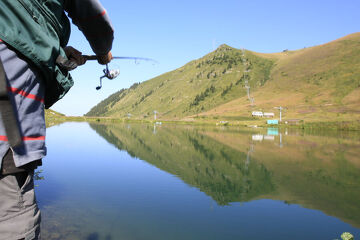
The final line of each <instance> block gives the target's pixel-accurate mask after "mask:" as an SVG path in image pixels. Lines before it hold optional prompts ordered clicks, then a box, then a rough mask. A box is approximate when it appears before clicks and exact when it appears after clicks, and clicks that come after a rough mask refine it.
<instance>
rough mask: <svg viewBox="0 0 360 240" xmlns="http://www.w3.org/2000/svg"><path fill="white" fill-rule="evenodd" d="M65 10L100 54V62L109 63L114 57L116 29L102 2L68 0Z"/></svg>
mask: <svg viewBox="0 0 360 240" xmlns="http://www.w3.org/2000/svg"><path fill="white" fill-rule="evenodd" d="M65 11H66V12H67V13H68V15H69V17H70V18H71V19H72V22H73V23H74V24H75V25H76V26H77V27H78V28H79V30H80V31H81V32H82V33H83V34H84V36H85V37H86V39H87V40H88V42H89V44H90V46H91V48H92V50H93V51H94V53H95V54H96V55H97V56H98V62H99V63H100V64H106V63H109V62H110V61H111V59H112V55H111V48H112V42H113V39H114V30H113V27H112V25H111V22H110V19H109V16H108V15H107V13H106V10H105V9H104V7H103V6H102V5H101V4H100V2H99V1H98V0H66V1H65Z"/></svg>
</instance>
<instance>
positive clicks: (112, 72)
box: [83, 55, 157, 90]
mask: <svg viewBox="0 0 360 240" xmlns="http://www.w3.org/2000/svg"><path fill="white" fill-rule="evenodd" d="M83 57H84V58H85V59H86V60H98V56H96V55H83ZM112 59H120V60H135V63H136V64H137V61H150V62H154V63H157V61H155V60H153V59H151V58H142V57H112ZM103 72H104V75H103V76H101V77H100V85H99V86H97V87H96V90H100V89H101V88H102V79H103V78H107V79H109V80H113V79H115V78H116V77H117V76H119V75H120V69H109V65H108V64H106V66H105V69H104V70H103Z"/></svg>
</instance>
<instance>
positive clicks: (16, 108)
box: [0, 0, 114, 240]
mask: <svg viewBox="0 0 360 240" xmlns="http://www.w3.org/2000/svg"><path fill="white" fill-rule="evenodd" d="M64 11H65V12H67V14H68V17H70V18H71V19H72V22H73V23H74V24H75V25H76V26H77V27H78V28H79V29H80V31H81V32H82V33H83V34H84V35H85V37H86V39H87V40H88V42H89V44H90V46H91V48H92V50H93V51H94V53H95V54H96V55H97V56H98V62H99V63H100V64H107V63H109V62H110V61H111V59H112V55H111V47H112V42H113V36H114V35H113V28H112V26H111V23H110V19H109V17H108V15H107V13H106V11H105V9H104V8H103V6H102V5H101V4H100V3H99V1H98V0H81V1H80V0H47V1H42V0H1V1H0V240H5V239H6V240H11V239H16V240H17V239H25V240H32V239H40V211H39V209H38V206H37V203H36V200H35V194H34V182H33V174H34V170H35V169H36V168H37V167H38V166H40V165H41V164H42V159H43V158H44V157H45V155H46V146H45V130H46V127H45V118H44V107H45V108H49V107H50V106H51V105H52V104H54V103H55V102H56V101H57V100H59V99H60V98H62V97H63V96H64V95H65V94H66V92H67V91H68V90H69V89H70V87H71V86H72V85H73V80H72V78H71V76H70V74H69V71H70V70H72V69H74V68H75V67H76V66H78V65H82V64H84V63H85V59H84V58H83V57H82V55H81V52H79V51H78V50H76V49H74V48H72V47H69V46H67V43H68V40H69V36H70V22H69V19H68V17H67V16H66V15H65V12H64Z"/></svg>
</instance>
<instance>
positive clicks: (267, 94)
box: [86, 33, 360, 120]
mask: <svg viewBox="0 0 360 240" xmlns="http://www.w3.org/2000/svg"><path fill="white" fill-rule="evenodd" d="M247 89H249V93H248V92H247ZM359 103H360V33H355V34H352V35H349V36H346V37H344V38H341V39H338V40H336V41H333V42H330V43H327V44H324V45H320V46H315V47H311V48H304V49H301V50H297V51H287V50H284V51H283V52H281V53H274V54H261V53H255V52H252V51H248V50H239V49H235V48H232V47H229V46H227V45H221V46H220V47H219V48H218V49H216V50H215V51H214V52H211V53H209V54H208V55H206V56H204V57H202V58H200V59H197V60H194V61H191V62H189V63H188V64H186V65H184V66H183V67H181V68H179V69H176V70H174V71H171V72H168V73H165V74H163V75H160V76H158V77H155V78H153V79H150V80H148V81H145V82H143V83H140V84H134V85H133V86H131V87H130V88H129V89H122V90H120V91H118V92H116V93H114V94H112V95H111V96H109V97H108V98H107V99H105V100H103V101H102V102H100V103H99V104H98V105H96V106H95V107H93V108H92V109H91V110H90V111H89V112H88V113H87V114H86V116H108V117H120V118H124V117H126V116H127V115H128V114H129V113H130V114H131V115H132V117H133V118H137V119H144V118H145V119H146V118H150V117H152V116H153V111H154V110H156V111H157V112H158V116H159V118H161V119H184V118H186V117H187V118H188V117H194V116H204V117H212V118H220V119H221V118H224V119H225V118H234V117H235V118H238V119H243V118H245V119H246V118H248V117H249V116H250V113H251V111H254V110H262V111H274V109H273V108H274V107H275V106H283V107H286V108H287V112H286V116H287V117H288V118H301V119H312V120H321V119H329V118H332V119H338V120H341V119H342V120H345V119H354V118H356V119H359V114H360V104H359Z"/></svg>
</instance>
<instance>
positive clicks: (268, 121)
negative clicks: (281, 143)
mask: <svg viewBox="0 0 360 240" xmlns="http://www.w3.org/2000/svg"><path fill="white" fill-rule="evenodd" d="M266 123H267V124H269V125H277V124H279V121H278V120H277V119H271V120H267V122H266Z"/></svg>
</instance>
